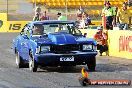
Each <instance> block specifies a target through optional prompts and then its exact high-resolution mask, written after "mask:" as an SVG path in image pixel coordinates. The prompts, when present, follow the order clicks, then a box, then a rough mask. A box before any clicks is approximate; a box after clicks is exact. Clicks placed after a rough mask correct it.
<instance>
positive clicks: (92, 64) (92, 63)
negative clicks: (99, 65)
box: [87, 56, 96, 71]
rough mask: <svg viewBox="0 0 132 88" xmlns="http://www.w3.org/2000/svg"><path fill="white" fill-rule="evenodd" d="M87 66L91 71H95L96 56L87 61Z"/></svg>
mask: <svg viewBox="0 0 132 88" xmlns="http://www.w3.org/2000/svg"><path fill="white" fill-rule="evenodd" d="M87 67H88V69H89V71H95V68H96V57H95V56H94V57H91V58H90V60H89V61H88V62H87Z"/></svg>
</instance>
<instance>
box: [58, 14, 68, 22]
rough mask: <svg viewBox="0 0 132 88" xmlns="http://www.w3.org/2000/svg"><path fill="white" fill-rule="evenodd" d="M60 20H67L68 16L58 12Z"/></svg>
mask: <svg viewBox="0 0 132 88" xmlns="http://www.w3.org/2000/svg"><path fill="white" fill-rule="evenodd" d="M57 15H58V20H62V21H66V20H67V17H66V16H63V15H62V14H61V13H58V14H57Z"/></svg>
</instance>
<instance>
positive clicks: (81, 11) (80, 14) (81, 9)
mask: <svg viewBox="0 0 132 88" xmlns="http://www.w3.org/2000/svg"><path fill="white" fill-rule="evenodd" d="M83 13H84V9H83V8H82V7H81V6H80V8H79V9H78V11H77V20H78V21H80V20H82V15H83Z"/></svg>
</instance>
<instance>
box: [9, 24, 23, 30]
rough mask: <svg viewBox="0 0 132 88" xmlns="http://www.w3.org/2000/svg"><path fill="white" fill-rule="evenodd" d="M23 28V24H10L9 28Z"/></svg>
mask: <svg viewBox="0 0 132 88" xmlns="http://www.w3.org/2000/svg"><path fill="white" fill-rule="evenodd" d="M20 29H21V24H10V25H9V30H20Z"/></svg>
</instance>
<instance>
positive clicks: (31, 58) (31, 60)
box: [29, 55, 38, 72]
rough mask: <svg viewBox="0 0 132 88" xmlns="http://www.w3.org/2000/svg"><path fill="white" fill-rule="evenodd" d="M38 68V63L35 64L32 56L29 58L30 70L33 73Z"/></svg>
mask: <svg viewBox="0 0 132 88" xmlns="http://www.w3.org/2000/svg"><path fill="white" fill-rule="evenodd" d="M37 68H38V65H37V63H36V62H35V60H34V58H33V56H32V55H30V57H29V69H30V71H31V72H36V71H37Z"/></svg>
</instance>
